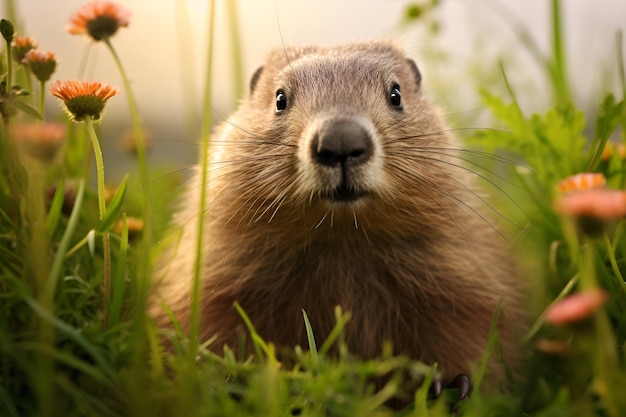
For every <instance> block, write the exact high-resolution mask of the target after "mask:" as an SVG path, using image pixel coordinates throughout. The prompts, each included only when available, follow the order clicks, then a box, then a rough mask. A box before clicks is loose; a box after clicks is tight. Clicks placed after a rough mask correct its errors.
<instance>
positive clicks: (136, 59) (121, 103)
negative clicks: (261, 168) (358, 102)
mask: <svg viewBox="0 0 626 417" xmlns="http://www.w3.org/2000/svg"><path fill="white" fill-rule="evenodd" d="M117 2H118V3H119V4H121V5H123V6H125V7H126V8H128V9H129V10H130V11H131V12H132V16H131V22H130V25H129V27H128V28H122V29H121V30H120V31H119V32H118V33H117V34H116V35H115V36H114V38H113V39H112V42H113V44H114V46H115V48H116V49H117V51H118V53H119V55H120V57H121V59H122V62H123V63H124V65H125V67H126V70H127V72H128V75H129V77H130V79H131V82H132V87H133V89H134V92H135V94H136V98H137V102H138V106H139V110H140V112H141V114H142V118H143V124H144V127H145V129H146V130H147V131H148V132H149V135H150V137H151V138H152V148H151V150H150V161H151V163H152V164H162V165H169V164H171V165H172V166H174V165H181V164H182V165H185V164H187V165H189V164H193V163H194V162H195V161H196V154H197V149H196V143H197V140H198V138H199V132H200V116H201V110H202V92H203V88H204V79H205V76H204V69H205V67H206V60H207V21H208V18H207V1H206V0H186V1H185V0H118V1H117ZM5 3H6V0H3V1H0V4H2V8H1V9H0V10H2V12H3V13H6V4H5ZM84 3H86V1H84V0H63V1H49V0H17V1H16V2H15V4H16V8H17V10H16V12H17V16H18V17H19V20H18V25H19V28H20V29H21V33H20V34H22V35H29V36H32V37H34V38H35V39H36V40H37V42H38V44H39V47H40V48H42V49H45V50H50V51H53V52H54V53H55V54H56V56H57V58H58V61H59V66H58V71H57V73H56V74H55V75H53V78H52V80H55V79H73V78H76V77H77V74H79V67H80V65H81V60H83V59H84V58H85V56H88V60H87V66H86V72H85V74H86V75H85V78H86V79H100V80H105V81H107V82H109V83H110V84H113V85H117V86H119V87H121V86H122V83H121V80H120V78H119V76H118V71H117V69H116V68H115V66H114V63H113V60H112V58H111V55H110V53H109V51H108V50H106V48H105V47H104V45H100V44H97V43H93V42H90V41H89V40H88V39H87V38H86V37H84V36H73V35H70V34H68V33H67V32H66V31H65V26H66V24H67V21H68V18H69V16H70V15H71V14H72V13H74V12H75V11H76V10H77V9H78V8H79V7H80V6H81V5H82V4H84ZM431 3H432V1H430V0H428V1H427V0H423V1H421V2H420V1H418V2H411V1H406V0H377V1H363V0H315V1H313V0H306V1H304V0H301V1H290V0H238V1H236V3H230V4H231V5H232V4H234V5H235V7H236V11H237V16H238V17H237V26H238V33H239V36H240V40H241V48H242V49H241V56H242V60H243V68H244V78H245V86H246V87H247V83H248V78H249V77H250V75H251V74H252V72H254V70H255V69H256V68H257V67H258V66H259V65H260V64H261V63H262V61H263V59H264V56H265V54H266V53H267V51H268V50H269V49H270V48H275V47H280V46H281V45H282V44H283V43H284V44H288V45H292V44H302V43H316V44H335V43H341V42H346V41H351V40H367V39H374V38H392V39H396V40H398V41H399V42H400V43H401V45H403V46H404V47H405V48H406V50H407V52H408V54H409V55H411V56H412V57H414V58H415V59H416V60H417V62H418V65H419V66H420V68H421V70H422V73H423V76H424V91H425V92H426V93H427V94H429V95H430V96H431V97H432V99H433V101H436V102H437V104H438V105H440V106H442V107H444V108H445V109H446V110H447V113H448V114H449V115H450V117H451V119H453V123H460V124H466V125H467V124H468V123H469V124H476V123H483V122H481V112H482V110H481V105H480V102H479V99H478V97H477V96H478V94H477V86H483V87H484V86H490V85H493V86H496V85H497V84H498V83H500V82H501V80H500V78H499V72H498V71H499V69H498V65H499V62H503V63H504V66H505V69H506V71H507V75H508V76H509V78H510V79H511V80H512V83H513V85H514V86H515V88H517V89H518V91H519V96H520V97H519V99H520V101H521V102H522V103H523V104H524V106H525V110H526V111H528V112H532V111H541V110H542V108H543V106H546V105H547V104H548V103H549V100H550V92H549V91H547V89H546V88H543V85H542V83H543V82H544V75H543V74H542V73H541V72H540V70H539V69H538V65H537V63H536V61H534V60H533V58H532V57H531V55H530V54H529V53H528V51H527V49H525V48H523V47H522V46H521V43H520V41H519V38H518V36H517V33H519V30H521V28H524V30H527V31H528V33H529V34H530V35H531V36H532V38H533V39H534V40H535V41H536V43H537V46H538V48H539V49H540V50H541V51H543V52H544V53H545V54H549V53H550V25H551V16H550V2H549V1H547V0H525V1H520V0H440V1H439V2H437V3H438V6H437V7H434V8H430V7H428V5H430V4H431ZM217 4H218V5H217V9H218V10H217V15H216V27H215V30H216V56H215V59H214V77H213V83H214V84H213V106H214V115H215V119H216V120H218V121H219V120H223V119H224V118H225V117H226V116H227V115H228V113H229V112H230V111H231V110H232V108H233V107H235V106H236V104H237V100H238V97H236V94H235V93H234V89H233V81H234V79H233V65H232V62H233V54H232V43H231V39H232V35H231V29H232V25H230V24H229V17H228V16H229V15H228V13H227V8H228V6H227V3H226V1H218V2H217ZM562 4H563V10H562V11H563V21H564V25H565V34H566V46H567V57H568V63H569V75H570V80H571V81H572V82H573V84H574V85H575V90H574V93H575V97H576V100H577V103H578V104H579V106H581V107H582V108H585V109H587V107H589V106H593V105H594V104H592V103H597V98H598V97H599V94H600V92H601V91H603V90H606V89H607V88H611V85H610V83H613V81H608V80H614V79H615V78H616V77H615V76H614V74H615V70H616V64H615V56H616V54H615V42H616V41H615V39H616V33H617V31H618V30H619V29H620V28H622V29H623V28H624V27H625V26H626V1H624V0H595V1H589V0H567V1H564V2H562ZM415 5H417V8H416V7H415ZM411 7H412V10H414V11H415V10H419V11H421V15H420V17H419V18H418V19H414V20H412V21H408V20H407V17H406V16H407V9H409V8H411ZM86 54H87V55H86ZM46 103H47V108H48V110H47V112H48V114H49V115H55V114H57V115H58V114H60V113H61V110H60V107H59V105H58V103H57V100H56V99H53V98H52V97H48V98H47V102H46ZM591 110H593V109H591ZM130 127H131V123H130V117H129V116H128V107H127V102H126V98H125V97H115V98H113V99H111V100H110V102H109V105H108V108H107V114H106V116H105V117H104V122H103V123H102V125H101V131H102V136H103V139H104V140H103V148H104V153H105V162H106V164H107V166H108V167H109V168H111V169H109V170H108V172H107V175H108V176H109V175H111V176H113V178H112V180H116V178H115V177H118V178H119V176H121V175H123V173H125V172H127V171H129V170H131V171H132V170H134V169H135V163H134V160H133V158H132V156H130V155H128V154H125V153H124V152H121V151H120V149H119V143H118V139H119V138H120V137H121V136H123V135H124V132H125V131H127V130H129V129H130ZM113 166H115V168H113ZM109 178H111V177H109Z"/></svg>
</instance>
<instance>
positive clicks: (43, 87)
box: [39, 81, 46, 119]
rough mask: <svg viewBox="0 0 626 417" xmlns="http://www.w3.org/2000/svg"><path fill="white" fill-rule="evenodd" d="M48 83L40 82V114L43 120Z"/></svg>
mask: <svg viewBox="0 0 626 417" xmlns="http://www.w3.org/2000/svg"><path fill="white" fill-rule="evenodd" d="M45 92H46V82H45V81H40V82H39V114H40V115H41V118H42V119H43V118H44V117H43V112H44V104H45V98H46V94H45Z"/></svg>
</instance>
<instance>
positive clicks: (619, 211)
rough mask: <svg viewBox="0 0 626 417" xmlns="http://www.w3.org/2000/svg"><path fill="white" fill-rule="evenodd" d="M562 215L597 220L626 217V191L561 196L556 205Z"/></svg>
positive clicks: (590, 191)
mask: <svg viewBox="0 0 626 417" xmlns="http://www.w3.org/2000/svg"><path fill="white" fill-rule="evenodd" d="M555 209H556V211H557V212H559V213H561V214H568V215H573V216H586V217H592V218H596V219H607V220H608V219H616V218H620V217H624V216H625V215H626V191H623V190H603V189H599V190H593V189H592V190H585V191H578V192H574V193H569V194H565V195H563V196H561V197H560V198H559V199H557V201H556V203H555Z"/></svg>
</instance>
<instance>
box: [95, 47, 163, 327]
mask: <svg viewBox="0 0 626 417" xmlns="http://www.w3.org/2000/svg"><path fill="white" fill-rule="evenodd" d="M103 41H104V43H105V45H106V46H107V47H108V48H109V50H110V51H111V55H113V60H114V61H115V64H116V65H117V68H118V70H119V72H120V76H121V77H122V83H123V84H124V90H125V91H126V97H127V98H128V107H129V109H130V114H131V119H132V123H133V136H134V138H135V147H136V149H137V162H138V164H139V177H140V181H141V189H142V191H143V200H144V201H143V220H144V228H143V234H142V244H143V251H142V252H141V253H140V255H139V265H138V273H137V276H138V278H139V280H138V284H139V285H138V290H139V292H140V294H141V295H140V296H139V297H138V303H139V304H138V305H137V306H136V307H137V311H139V312H142V311H143V307H144V306H143V304H144V302H145V300H146V296H147V293H148V289H149V276H150V265H151V263H152V262H151V253H152V240H153V238H152V233H153V220H152V216H153V213H152V196H151V192H150V180H149V178H148V162H147V158H146V143H145V138H144V134H143V131H142V129H141V118H140V117H139V111H138V110H137V104H136V101H135V97H134V95H133V91H132V89H131V88H130V82H129V80H128V76H127V75H126V71H125V70H124V66H123V65H122V61H121V60H120V58H119V56H118V54H117V52H116V51H115V48H114V47H113V44H112V43H111V40H110V39H109V38H104V39H103ZM141 317H143V314H141Z"/></svg>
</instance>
